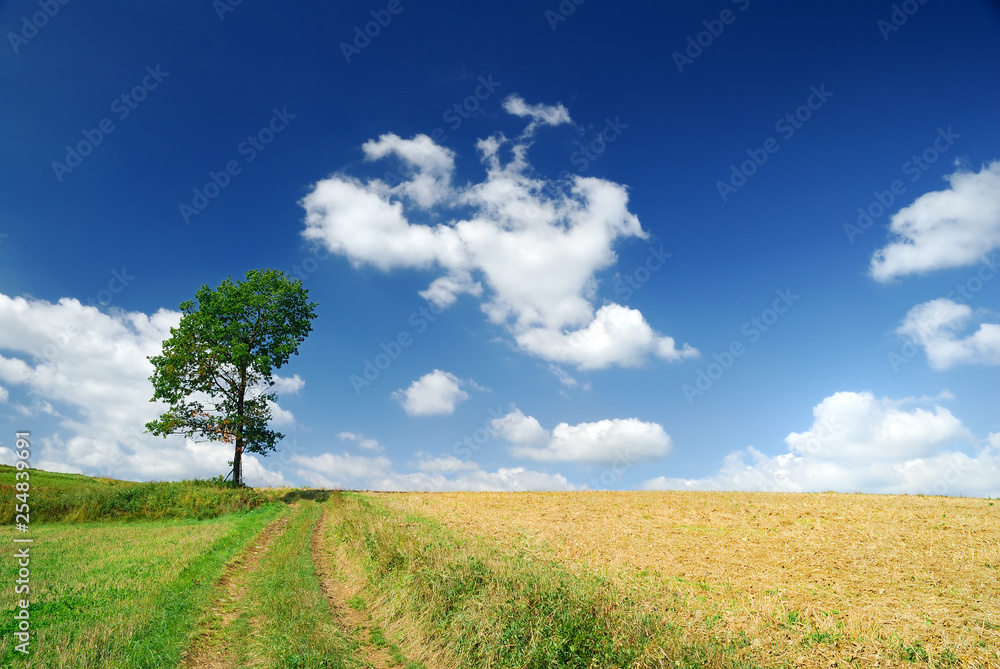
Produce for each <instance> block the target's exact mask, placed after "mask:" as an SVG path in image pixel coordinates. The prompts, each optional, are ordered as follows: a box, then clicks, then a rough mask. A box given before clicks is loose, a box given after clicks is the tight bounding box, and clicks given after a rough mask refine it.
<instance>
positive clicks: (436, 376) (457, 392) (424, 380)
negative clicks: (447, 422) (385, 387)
mask: <svg viewBox="0 0 1000 669" xmlns="http://www.w3.org/2000/svg"><path fill="white" fill-rule="evenodd" d="M463 383H464V382H463V381H462V380H461V379H459V378H458V377H457V376H455V375H454V374H451V373H450V372H442V371H441V370H440V369H435V370H434V371H433V372H430V373H428V374H424V375H423V376H421V377H420V378H419V379H417V380H416V381H414V382H413V383H411V384H410V387H409V388H406V389H405V390H402V389H401V390H397V391H396V392H394V393H393V394H392V398H393V399H394V400H396V401H397V402H399V403H400V404H401V405H402V407H403V409H404V410H405V411H406V413H408V414H409V415H411V416H432V415H436V414H450V413H453V412H454V411H455V405H456V404H458V403H459V402H464V401H465V400H467V399H469V393H467V392H465V391H464V390H462V384H463Z"/></svg>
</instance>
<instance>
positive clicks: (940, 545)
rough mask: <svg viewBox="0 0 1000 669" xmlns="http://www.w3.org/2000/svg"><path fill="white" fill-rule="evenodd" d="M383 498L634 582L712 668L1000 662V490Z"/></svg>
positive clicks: (507, 544)
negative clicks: (712, 653) (974, 495)
mask: <svg viewBox="0 0 1000 669" xmlns="http://www.w3.org/2000/svg"><path fill="white" fill-rule="evenodd" d="M378 498H379V499H380V501H381V502H382V503H383V504H385V505H387V506H389V507H391V508H396V509H400V510H406V511H408V512H411V513H416V514H419V515H424V516H429V517H433V518H436V519H438V520H439V521H441V522H442V523H444V524H445V525H447V526H449V527H452V528H455V529H459V530H461V531H463V532H467V533H471V534H473V535H477V536H482V537H485V538H487V539H489V540H491V541H494V542H498V543H499V544H500V545H501V546H502V547H503V548H504V549H506V550H512V551H513V550H519V551H525V552H527V553H529V554H531V555H533V556H535V557H538V558H543V559H553V560H556V561H559V562H561V563H563V564H565V565H568V566H569V567H570V568H571V569H573V570H578V571H583V570H587V571H590V572H596V573H599V574H602V575H605V576H607V577H609V578H613V579H615V580H616V581H618V582H620V583H627V584H629V585H630V586H631V587H634V588H636V589H638V590H639V591H640V592H641V593H642V594H643V597H644V598H645V600H646V601H648V602H649V604H650V606H651V607H655V608H656V609H657V610H662V611H663V615H664V617H665V618H666V619H667V620H668V622H671V623H673V624H675V625H678V626H680V627H682V628H683V630H684V634H685V636H686V637H687V638H688V639H689V640H690V642H691V643H697V644H704V645H705V646H706V647H709V648H717V649H719V653H718V655H717V661H715V662H713V663H711V664H710V666H730V663H732V662H735V661H743V662H749V663H757V664H759V665H760V666H764V667H771V666H782V665H787V666H802V667H831V666H855V667H894V666H905V667H916V666H933V667H948V666H962V667H967V668H973V669H979V668H981V669H987V668H993V669H996V668H997V667H1000V503H996V502H992V501H990V500H983V499H967V498H943V497H919V496H917V497H910V496H882V495H843V494H831V493H825V494H774V493H727V492H594V493H412V494H403V495H378ZM723 660H724V662H723ZM748 666H753V664H749V665H748Z"/></svg>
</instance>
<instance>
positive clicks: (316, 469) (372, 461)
mask: <svg viewBox="0 0 1000 669" xmlns="http://www.w3.org/2000/svg"><path fill="white" fill-rule="evenodd" d="M291 460H292V462H294V463H295V464H296V465H298V466H299V467H300V469H298V470H296V474H298V475H299V476H300V477H301V478H302V479H303V480H305V481H306V482H307V483H308V484H309V485H311V486H314V487H316V488H345V487H346V488H366V487H369V486H368V485H367V481H369V480H370V479H373V478H378V477H382V476H385V474H387V473H388V472H390V471H392V462H391V461H390V460H389V458H387V457H385V456H381V455H380V456H376V457H367V456H362V455H351V454H350V453H343V454H340V455H338V454H335V453H323V454H321V455H317V456H307V455H293V456H292V458H291Z"/></svg>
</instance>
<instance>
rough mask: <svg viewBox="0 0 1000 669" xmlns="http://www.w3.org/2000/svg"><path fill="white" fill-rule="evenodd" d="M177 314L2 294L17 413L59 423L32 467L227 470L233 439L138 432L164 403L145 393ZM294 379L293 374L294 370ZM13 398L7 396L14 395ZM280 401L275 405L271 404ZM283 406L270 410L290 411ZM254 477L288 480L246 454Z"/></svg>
mask: <svg viewBox="0 0 1000 669" xmlns="http://www.w3.org/2000/svg"><path fill="white" fill-rule="evenodd" d="M179 322H180V313H178V312H174V311H168V310H166V309H161V310H159V311H157V312H156V313H154V314H152V315H147V314H144V313H140V312H127V311H122V310H117V309H115V310H112V311H111V312H109V313H105V312H102V311H100V310H99V309H97V308H96V307H93V306H85V305H83V304H81V303H80V302H79V301H78V300H76V299H71V298H63V299H61V300H59V301H58V302H57V303H51V302H48V301H45V300H33V299H32V300H29V299H25V298H23V297H9V296H7V295H3V294H0V323H3V327H2V328H0V382H2V383H4V384H5V387H7V388H8V389H9V391H10V393H11V394H13V395H15V396H18V397H30V398H31V402H30V404H27V405H26V404H23V403H21V402H17V403H15V402H13V401H12V402H11V405H12V406H14V408H15V409H16V410H18V412H19V413H22V414H24V415H31V416H39V415H42V414H48V415H49V416H51V417H52V419H54V420H55V421H56V422H57V425H56V427H55V428H54V429H52V430H51V434H52V436H51V437H48V438H46V439H43V440H40V441H39V443H38V451H37V457H38V460H37V461H36V463H35V464H36V466H38V467H41V468H43V469H51V470H58V471H72V472H82V473H87V474H97V475H103V476H112V477H118V478H126V479H137V480H148V479H178V478H190V477H195V476H197V477H206V476H215V475H217V474H219V473H224V472H226V471H228V465H227V464H226V463H227V461H228V460H230V459H232V457H233V452H232V447H231V446H230V445H229V444H219V443H215V444H195V443H194V442H191V441H187V440H184V439H182V438H180V437H171V438H168V439H163V438H159V437H153V436H152V435H148V434H144V433H143V429H144V425H145V423H146V422H148V421H150V420H152V419H154V418H155V417H156V416H157V415H158V413H159V412H161V411H162V410H163V406H162V405H158V404H152V403H150V402H149V401H148V400H149V398H150V397H151V395H152V387H151V386H150V384H149V380H148V379H149V376H150V375H151V374H152V372H153V367H152V364H151V363H150V362H149V361H148V360H147V356H150V355H156V354H159V353H160V351H161V350H162V342H163V340H164V339H166V338H168V337H169V336H170V328H171V327H176V326H177V325H178V323H179ZM293 378H296V377H293ZM11 399H12V400H13V398H11ZM276 408H278V409H280V407H276ZM286 413H287V412H279V413H278V414H277V415H276V417H277V418H278V419H279V420H280V419H282V418H286V419H287V418H290V417H291V415H290V414H287V415H286ZM244 473H245V475H246V478H247V481H248V482H249V483H251V485H268V484H284V483H286V482H285V481H284V479H283V478H282V476H281V474H280V472H270V471H268V470H267V469H265V468H264V467H263V466H262V465H261V464H260V462H259V461H258V460H257V458H256V457H255V456H252V455H250V456H247V457H246V460H245V464H244Z"/></svg>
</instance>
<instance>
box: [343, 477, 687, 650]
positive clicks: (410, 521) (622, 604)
mask: <svg viewBox="0 0 1000 669" xmlns="http://www.w3.org/2000/svg"><path fill="white" fill-rule="evenodd" d="M329 504H330V506H331V507H332V508H333V510H334V513H335V516H334V517H335V518H336V520H337V524H336V526H335V530H334V534H335V536H336V538H337V540H338V541H339V542H341V543H342V545H344V546H345V547H347V548H348V550H349V552H351V553H352V554H353V556H354V557H355V558H356V559H357V560H358V563H359V564H360V565H361V566H362V568H363V570H364V572H365V573H366V575H367V579H366V580H367V587H366V595H365V596H366V599H368V600H369V601H378V602H379V608H380V609H381V610H382V611H383V612H384V613H385V615H386V616H387V618H388V619H389V621H390V623H401V622H402V623H403V624H409V625H412V626H415V627H416V628H417V629H419V631H420V633H421V634H422V635H423V636H424V637H425V638H426V639H428V640H429V641H430V642H431V643H433V644H435V645H436V646H438V647H439V648H440V649H441V650H442V651H443V652H444V653H446V654H447V655H448V656H449V657H450V658H452V660H453V661H454V663H455V665H456V666H490V667H498V668H499V667H525V668H542V667H567V668H577V669H583V668H589V667H642V666H650V667H653V666H657V667H659V666H661V659H662V656H661V654H660V653H659V652H658V651H657V650H656V649H657V648H659V647H662V646H665V645H671V644H670V643H669V641H668V638H669V637H670V636H671V634H670V633H669V632H668V631H667V630H666V629H665V628H664V627H663V626H661V625H660V624H659V623H658V622H657V617H656V616H655V615H652V614H651V613H650V612H648V611H646V610H644V609H643V607H641V606H640V605H639V604H638V603H637V602H635V601H633V600H632V599H631V598H630V597H629V595H628V593H625V592H621V591H617V590H615V589H614V588H612V587H609V586H608V584H606V583H604V582H602V581H601V580H600V579H596V578H593V577H577V576H574V575H573V574H570V573H568V572H567V571H565V570H564V569H562V568H560V567H559V566H558V565H555V564H552V563H543V562H538V561H535V562H532V561H529V560H526V559H524V558H521V557H518V556H512V555H504V554H502V553H497V552H495V551H492V550H491V549H490V547H488V546H484V545H479V544H476V543H475V542H468V541H463V540H460V539H459V538H458V537H456V536H455V535H454V534H453V533H451V532H449V531H448V530H446V529H445V528H443V527H442V526H440V525H438V524H437V523H435V522H433V521H429V520H427V519H424V518H420V517H417V516H405V515H403V514H394V513H390V512H388V511H387V510H386V509H384V508H382V507H381V506H380V505H379V504H378V503H376V502H375V501H373V499H372V498H370V497H367V496H363V495H358V494H345V495H344V496H343V497H341V498H340V499H332V500H331V501H330V503H329ZM678 666H680V665H678ZM689 666H694V665H689Z"/></svg>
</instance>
